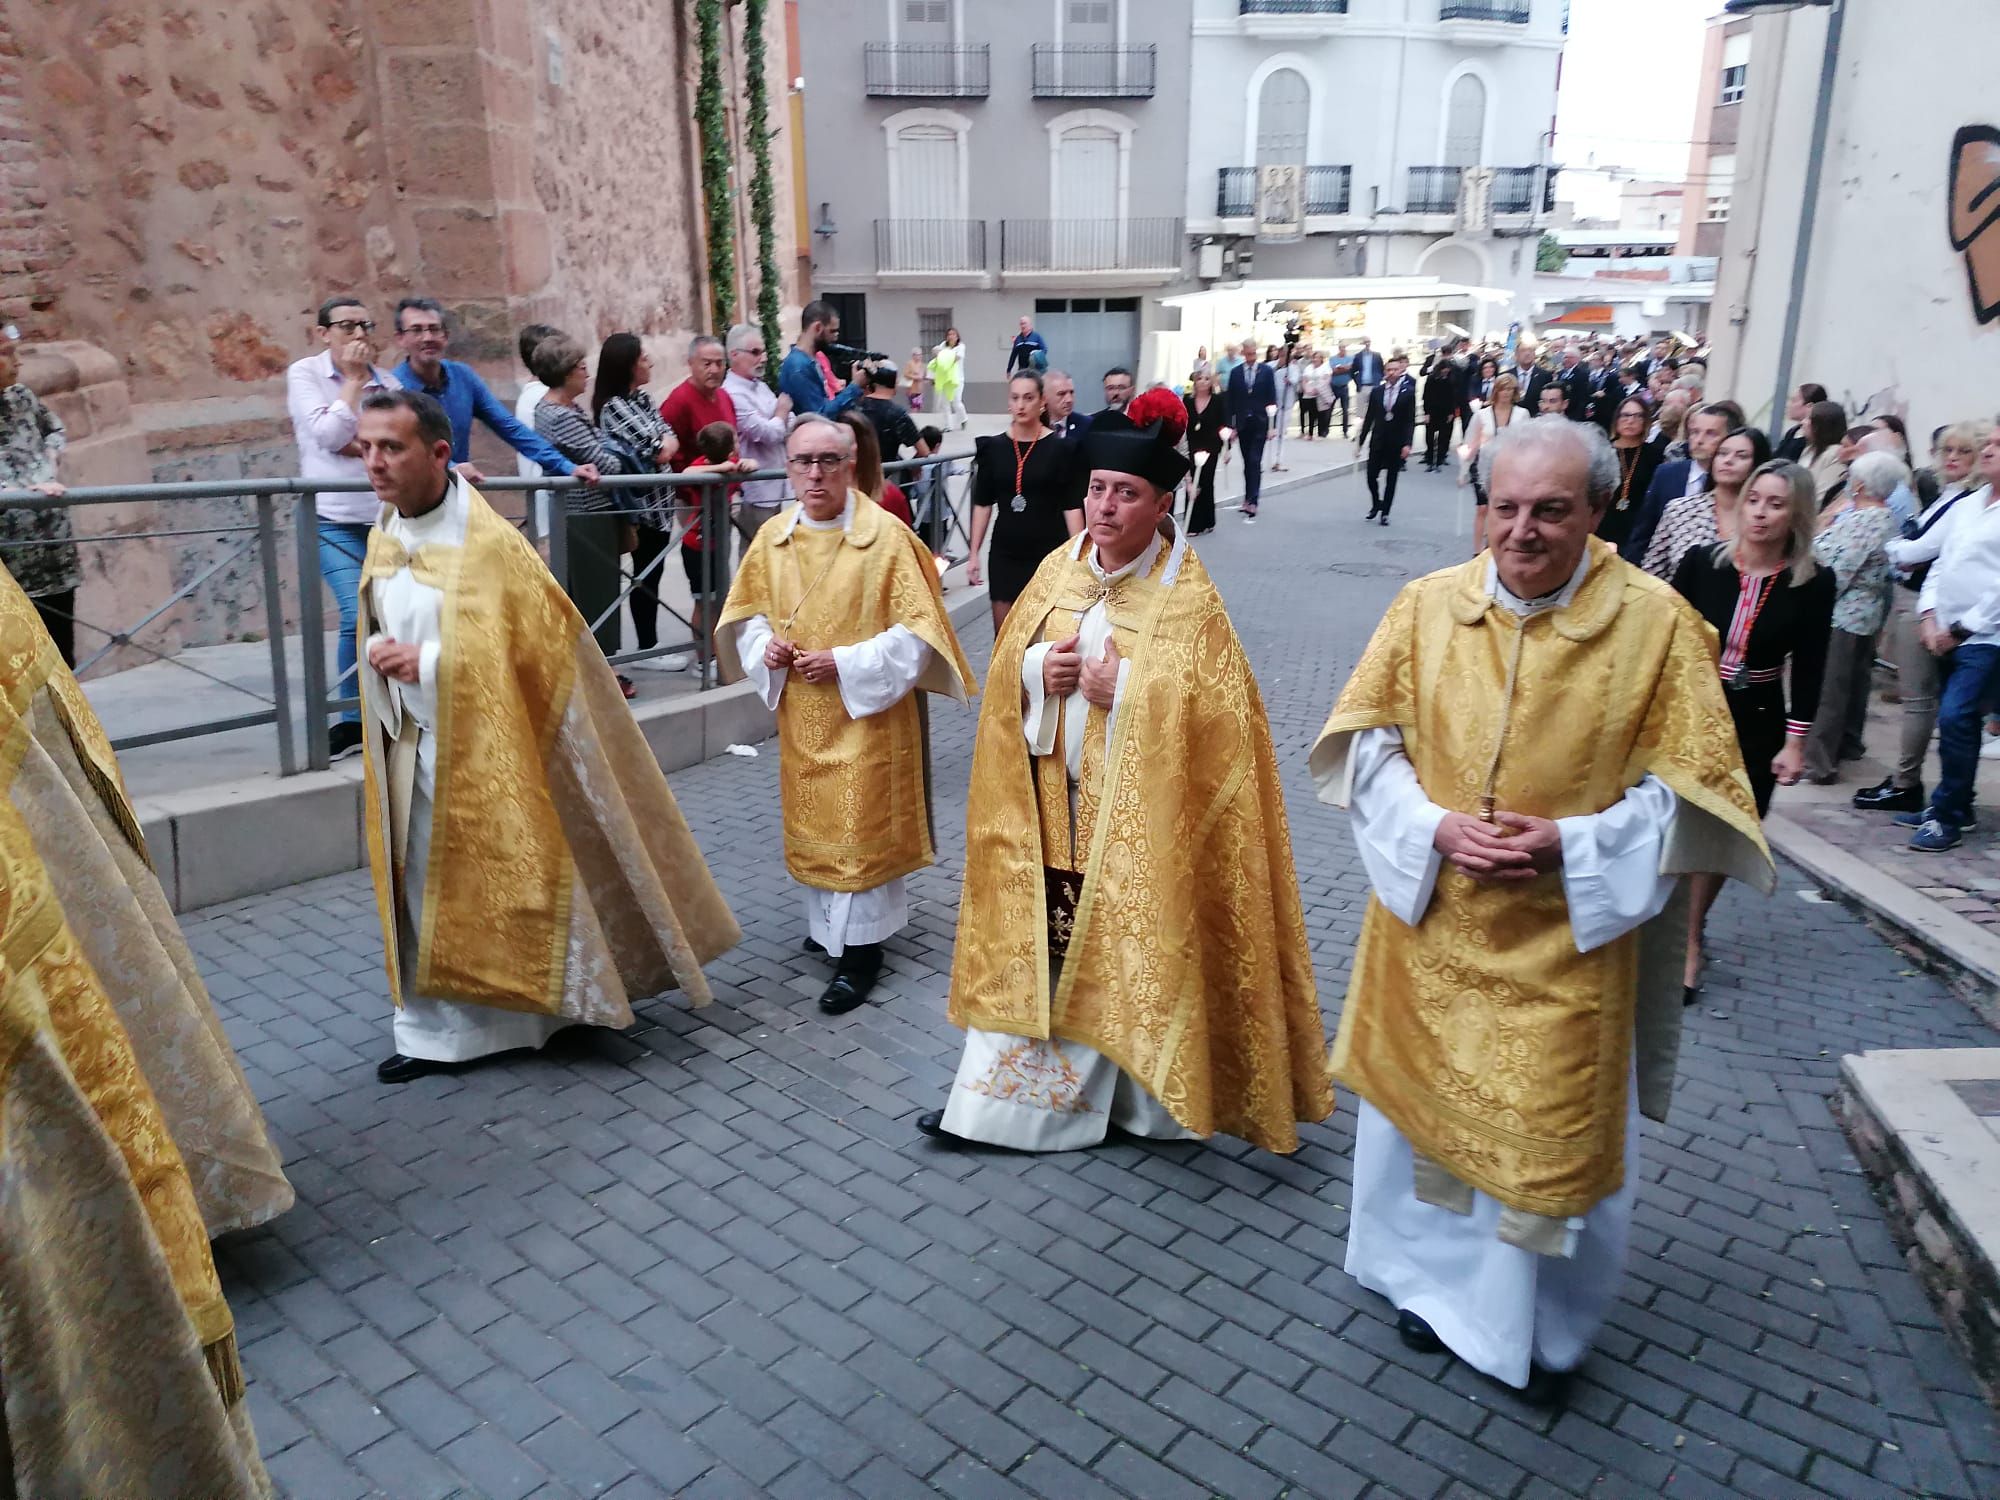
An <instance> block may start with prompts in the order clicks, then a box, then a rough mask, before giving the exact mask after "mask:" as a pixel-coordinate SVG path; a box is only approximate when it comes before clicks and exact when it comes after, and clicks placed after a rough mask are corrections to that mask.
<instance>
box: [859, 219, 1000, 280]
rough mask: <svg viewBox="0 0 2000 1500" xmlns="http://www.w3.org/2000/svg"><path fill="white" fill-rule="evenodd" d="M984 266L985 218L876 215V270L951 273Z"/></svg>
mask: <svg viewBox="0 0 2000 1500" xmlns="http://www.w3.org/2000/svg"><path fill="white" fill-rule="evenodd" d="M985 269H986V221H985V220H984V219H877V220H876V221H875V270H876V272H877V273H878V274H880V273H888V272H896V273H908V272H922V271H935V272H940V273H945V274H950V275H963V274H966V273H968V272H978V271H984V270H985Z"/></svg>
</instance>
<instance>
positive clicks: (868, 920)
mask: <svg viewBox="0 0 2000 1500" xmlns="http://www.w3.org/2000/svg"><path fill="white" fill-rule="evenodd" d="M853 518H854V501H853V498H852V497H851V496H850V497H849V499H848V502H847V507H846V509H845V510H843V511H842V512H841V513H840V516H839V518H838V519H836V520H832V521H815V520H814V519H813V518H812V517H811V516H809V515H807V514H806V513H805V511H804V510H803V509H801V510H800V511H799V520H798V524H799V525H801V526H803V527H805V528H806V529H807V530H808V531H844V530H846V529H847V527H848V525H849V524H850V523H851V522H852V520H853ZM721 629H722V630H733V631H735V632H736V643H735V644H736V658H737V660H738V661H740V662H742V663H743V675H744V676H745V677H747V678H748V679H749V680H750V685H751V686H752V687H753V688H754V689H755V690H756V693H757V696H758V697H759V698H761V699H762V700H763V702H764V706H765V707H766V708H768V709H770V710H771V711H772V712H774V713H775V712H776V711H777V708H778V702H779V700H780V699H781V698H783V697H784V693H785V683H786V681H787V679H789V678H790V676H791V672H790V670H789V669H788V668H783V667H780V668H779V669H778V670H776V671H773V670H772V669H771V668H770V667H768V666H766V665H765V663H764V648H765V647H766V646H768V645H770V643H771V638H772V637H773V636H774V635H775V634H776V632H775V631H774V630H773V629H772V628H771V622H770V620H769V619H768V618H766V617H765V616H763V615H752V616H751V617H750V618H749V619H747V620H743V621H740V622H738V623H735V624H732V625H724V626H722V627H721ZM930 662H931V648H930V647H929V646H927V645H925V644H924V643H923V641H922V640H920V639H919V638H918V637H917V635H916V633H915V632H914V631H912V630H910V629H909V628H908V627H907V626H903V625H891V626H890V627H889V628H888V629H887V630H885V631H883V632H881V633H880V634H879V635H872V636H870V637H869V638H868V639H867V640H865V641H856V642H855V643H854V644H853V645H851V646H835V647H834V648H833V664H834V669H835V671H836V672H837V673H838V674H839V685H840V703H841V707H843V708H845V709H846V710H847V716H848V717H849V718H851V719H866V718H869V717H871V716H873V715H875V714H879V713H885V712H887V711H888V710H889V709H891V708H894V707H895V706H896V705H897V704H898V703H901V702H902V701H903V699H905V698H906V697H908V696H909V694H910V692H911V690H912V689H914V688H915V687H916V685H917V682H918V681H919V679H921V678H922V677H923V675H924V668H926V667H928V666H929V665H930ZM799 889H800V890H801V891H802V892H803V893H804V895H805V903H806V931H807V932H808V933H809V934H810V935H811V937H812V940H813V941H814V942H816V943H818V944H819V945H820V946H821V947H822V948H824V949H826V951H827V953H828V954H829V955H830V956H832V957H834V958H838V957H840V956H841V954H843V953H845V952H846V951H847V950H848V948H849V947H850V946H861V945H866V944H868V943H879V942H881V941H882V940H883V939H884V938H888V937H893V936H894V935H895V934H896V933H898V932H901V931H902V930H903V928H904V927H905V926H907V925H908V923H909V920H910V891H909V880H908V878H907V877H906V876H902V875H898V876H897V877H896V878H895V879H894V880H891V881H888V882H886V883H884V884H882V885H878V886H875V887H873V888H872V889H870V890H865V891H823V890H820V889H818V888H817V887H814V886H809V885H802V886H800V887H799Z"/></svg>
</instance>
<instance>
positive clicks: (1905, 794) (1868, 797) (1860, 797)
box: [1854, 777, 1930, 812]
mask: <svg viewBox="0 0 2000 1500" xmlns="http://www.w3.org/2000/svg"><path fill="white" fill-rule="evenodd" d="M1854 805H1855V806H1856V807H1858V808H1860V809H1861V810H1862V811H1863V812H1922V811H1923V810H1924V809H1925V808H1926V807H1928V806H1930V804H1929V803H1928V802H1926V801H1925V800H1924V789H1923V788H1922V787H1921V786H1897V785H1896V782H1895V778H1893V777H1891V778H1889V779H1888V780H1886V781H1878V782H1876V783H1875V785H1873V786H1864V787H1863V788H1862V789H1861V790H1860V791H1858V792H1856V793H1855V794H1854Z"/></svg>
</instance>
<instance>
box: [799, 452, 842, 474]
mask: <svg viewBox="0 0 2000 1500" xmlns="http://www.w3.org/2000/svg"><path fill="white" fill-rule="evenodd" d="M847 462H849V459H848V457H847V455H846V454H845V453H801V454H799V455H798V456H797V457H795V458H788V459H786V460H785V467H786V468H788V469H790V470H791V471H792V472H793V473H794V474H808V473H813V472H815V471H817V472H818V473H821V474H830V473H832V472H833V471H834V470H835V469H837V468H839V467H840V466H841V465H842V464H844V463H847Z"/></svg>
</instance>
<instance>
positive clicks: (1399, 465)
mask: <svg viewBox="0 0 2000 1500" xmlns="http://www.w3.org/2000/svg"><path fill="white" fill-rule="evenodd" d="M1402 472H1403V459H1402V455H1401V454H1400V453H1398V452H1397V451H1396V450H1395V449H1394V448H1391V449H1390V450H1389V451H1388V452H1387V453H1378V452H1376V451H1375V450H1374V449H1372V448H1371V449H1369V450H1368V469H1367V477H1368V514H1369V515H1371V516H1373V515H1384V516H1386V515H1388V514H1389V508H1390V507H1391V506H1393V505H1394V504H1395V503H1396V476H1397V475H1398V474H1400V473H1402ZM1384 476H1387V477H1386V478H1385V477H1384Z"/></svg>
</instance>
